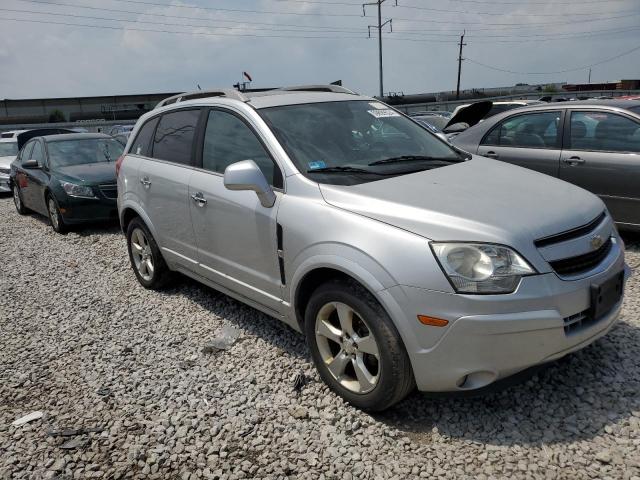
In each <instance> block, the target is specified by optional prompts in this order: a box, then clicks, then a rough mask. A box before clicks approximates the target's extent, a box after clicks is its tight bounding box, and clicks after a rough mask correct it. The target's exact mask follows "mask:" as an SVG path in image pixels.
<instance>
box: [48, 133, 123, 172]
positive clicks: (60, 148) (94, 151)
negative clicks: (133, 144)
mask: <svg viewBox="0 0 640 480" xmlns="http://www.w3.org/2000/svg"><path fill="white" fill-rule="evenodd" d="M123 149H124V147H123V146H122V145H121V144H120V142H118V141H116V140H114V139H112V138H87V139H82V140H81V139H76V140H56V141H52V142H49V143H48V144H47V150H48V151H49V166H50V167H51V168H56V167H68V166H71V165H84V164H88V163H103V162H115V161H116V160H117V159H118V157H119V156H120V155H122V151H123Z"/></svg>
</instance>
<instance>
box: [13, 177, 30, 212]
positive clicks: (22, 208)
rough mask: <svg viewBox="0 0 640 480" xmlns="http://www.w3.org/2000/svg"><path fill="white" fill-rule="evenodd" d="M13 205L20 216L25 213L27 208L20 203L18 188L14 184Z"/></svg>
mask: <svg viewBox="0 0 640 480" xmlns="http://www.w3.org/2000/svg"><path fill="white" fill-rule="evenodd" d="M13 203H14V205H15V206H16V210H17V211H18V213H19V214H20V215H24V214H25V213H27V208H26V207H25V206H24V204H23V203H22V197H21V196H20V187H18V185H15V184H14V185H13Z"/></svg>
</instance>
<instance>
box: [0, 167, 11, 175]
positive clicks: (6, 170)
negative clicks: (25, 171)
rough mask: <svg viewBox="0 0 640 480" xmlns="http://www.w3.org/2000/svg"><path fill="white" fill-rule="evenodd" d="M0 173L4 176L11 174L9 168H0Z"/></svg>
mask: <svg viewBox="0 0 640 480" xmlns="http://www.w3.org/2000/svg"><path fill="white" fill-rule="evenodd" d="M0 173H4V174H5V175H9V174H10V173H11V169H10V168H0Z"/></svg>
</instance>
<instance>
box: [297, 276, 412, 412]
mask: <svg viewBox="0 0 640 480" xmlns="http://www.w3.org/2000/svg"><path fill="white" fill-rule="evenodd" d="M304 327H305V335H306V338H307V343H308V345H309V349H310V350H311V357H312V358H313V361H314V363H315V365H316V368H317V369H318V372H319V373H320V376H321V377H322V379H323V380H324V382H325V383H326V384H327V385H328V386H329V387H330V388H331V389H332V390H333V391H334V392H336V393H337V394H338V395H340V396H341V397H342V398H344V399H345V400H346V401H347V402H349V403H351V404H352V405H354V406H356V407H358V408H361V409H363V410H368V411H380V410H385V409H387V408H389V407H390V406H392V405H394V404H395V403H397V402H399V401H400V400H402V399H403V398H405V397H406V396H407V395H408V394H409V393H410V392H411V391H412V390H413V389H414V388H415V380H414V377H413V371H412V369H411V364H410V362H409V357H408V355H407V352H406V350H405V348H404V345H403V343H402V340H401V338H400V335H399V334H398V331H397V330H396V328H395V326H394V324H393V322H392V321H391V319H390V318H389V315H387V313H386V312H385V310H384V309H383V308H382V306H381V305H380V304H379V303H378V302H377V301H376V299H375V298H374V297H373V296H372V295H371V294H370V293H369V292H368V291H367V290H365V289H364V288H363V287H362V286H360V285H359V284H357V283H356V282H354V281H332V282H329V283H326V284H324V285H321V286H320V287H318V289H317V290H316V291H315V292H314V293H313V295H312V296H311V299H310V301H309V303H308V305H307V308H306V311H305V325H304Z"/></svg>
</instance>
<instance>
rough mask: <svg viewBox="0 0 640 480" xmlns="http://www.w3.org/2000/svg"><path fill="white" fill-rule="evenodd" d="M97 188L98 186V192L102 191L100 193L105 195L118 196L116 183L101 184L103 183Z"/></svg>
mask: <svg viewBox="0 0 640 480" xmlns="http://www.w3.org/2000/svg"><path fill="white" fill-rule="evenodd" d="M99 188H100V192H102V194H103V195H104V196H105V197H107V198H111V199H116V198H118V184H116V183H109V184H103V185H99Z"/></svg>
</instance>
